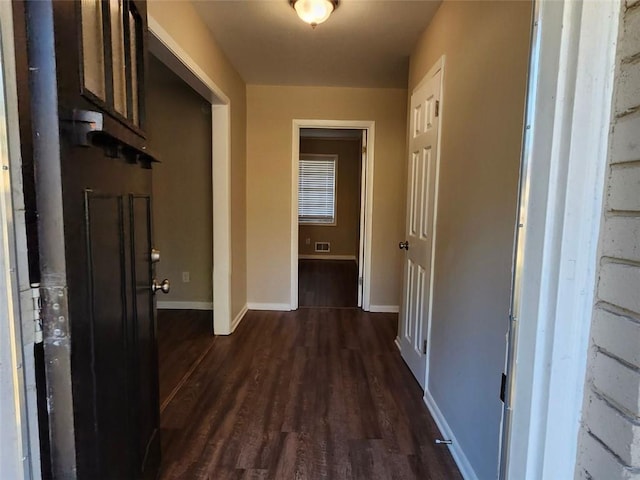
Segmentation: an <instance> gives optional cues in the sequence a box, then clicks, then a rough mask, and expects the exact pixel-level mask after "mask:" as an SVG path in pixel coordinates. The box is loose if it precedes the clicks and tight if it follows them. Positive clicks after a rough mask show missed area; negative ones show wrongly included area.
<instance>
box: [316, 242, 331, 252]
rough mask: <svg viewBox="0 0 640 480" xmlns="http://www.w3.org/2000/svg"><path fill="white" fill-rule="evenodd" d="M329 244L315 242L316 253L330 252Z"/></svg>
mask: <svg viewBox="0 0 640 480" xmlns="http://www.w3.org/2000/svg"><path fill="white" fill-rule="evenodd" d="M330 251H331V244H330V243H329V242H316V252H330Z"/></svg>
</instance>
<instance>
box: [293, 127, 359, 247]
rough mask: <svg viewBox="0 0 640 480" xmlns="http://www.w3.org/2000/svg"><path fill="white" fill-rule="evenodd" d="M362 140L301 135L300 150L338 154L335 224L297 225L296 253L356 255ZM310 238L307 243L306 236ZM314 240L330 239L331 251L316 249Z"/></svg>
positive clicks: (301, 151) (324, 240) (328, 240)
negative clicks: (303, 136)
mask: <svg viewBox="0 0 640 480" xmlns="http://www.w3.org/2000/svg"><path fill="white" fill-rule="evenodd" d="M361 148H362V141H361V140H359V139H348V140H346V139H345V140H339V139H326V138H324V139H321V138H302V139H301V140H300V153H301V154H304V153H310V154H335V155H338V162H337V165H338V169H337V175H336V181H337V192H336V224H335V225H300V226H299V229H298V232H299V234H298V253H300V254H301V255H349V256H353V257H355V258H357V257H358V250H359V247H360V244H359V238H360V235H359V233H360V232H359V230H360V173H361V169H360V164H361V163H362V154H361V153H360V152H361ZM307 239H309V244H307V242H306V240H307ZM315 242H330V243H331V251H330V252H329V253H326V254H325V253H320V252H316V251H315Z"/></svg>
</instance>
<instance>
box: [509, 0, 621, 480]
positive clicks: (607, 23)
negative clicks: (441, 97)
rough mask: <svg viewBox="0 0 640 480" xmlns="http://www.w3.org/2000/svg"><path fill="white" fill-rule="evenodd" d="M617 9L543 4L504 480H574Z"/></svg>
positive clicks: (596, 4)
mask: <svg viewBox="0 0 640 480" xmlns="http://www.w3.org/2000/svg"><path fill="white" fill-rule="evenodd" d="M620 7H621V4H620V2H619V1H608V2H573V1H571V0H564V1H562V2H560V1H558V2H546V1H542V0H538V1H537V3H536V9H537V12H538V16H537V22H538V29H537V32H536V33H535V38H534V47H535V46H538V47H539V49H538V50H535V51H534V56H533V57H532V71H531V73H530V78H531V89H530V91H529V109H530V112H529V113H530V114H531V115H528V122H527V123H528V124H529V127H530V128H529V130H530V131H531V133H530V134H529V135H530V137H529V136H528V137H527V140H526V147H525V157H524V162H525V165H524V167H523V179H522V191H521V198H522V206H521V220H520V222H519V223H521V224H523V225H524V228H523V229H522V232H521V233H520V238H519V243H518V257H517V260H516V265H517V266H518V268H517V272H516V273H517V275H516V282H515V290H514V297H515V298H514V307H513V313H514V315H515V317H516V318H517V319H518V320H517V321H516V322H515V326H514V328H515V329H516V332H515V335H514V336H513V338H514V343H515V348H514V354H513V360H512V361H511V362H510V364H511V367H512V368H511V374H510V383H511V388H510V389H509V391H508V399H507V400H508V401H510V402H511V405H510V408H511V411H512V414H511V421H510V428H508V430H507V435H505V449H506V458H505V463H506V473H505V474H504V475H503V478H517V479H522V480H533V479H539V478H574V475H575V472H574V471H575V462H576V453H577V441H578V431H579V427H580V420H581V414H582V405H583V390H584V382H585V370H586V362H587V355H588V340H589V329H590V324H591V316H592V308H593V299H594V286H595V273H596V267H597V257H596V254H597V243H598V236H599V228H600V221H601V212H602V199H603V193H604V177H605V168H606V158H607V144H608V133H609V125H610V118H611V103H612V92H613V81H614V66H615V53H616V39H617V34H618V19H619V15H620ZM522 218H524V219H525V221H522Z"/></svg>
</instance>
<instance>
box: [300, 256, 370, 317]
mask: <svg viewBox="0 0 640 480" xmlns="http://www.w3.org/2000/svg"><path fill="white" fill-rule="evenodd" d="M298 305H299V306H301V307H343V308H344V307H351V308H355V307H356V306H357V305H358V264H357V263H356V262H354V261H353V260H303V259H300V260H298Z"/></svg>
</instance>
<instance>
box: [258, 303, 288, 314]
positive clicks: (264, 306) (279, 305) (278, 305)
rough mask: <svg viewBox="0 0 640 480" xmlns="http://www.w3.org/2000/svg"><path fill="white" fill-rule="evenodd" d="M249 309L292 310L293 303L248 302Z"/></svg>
mask: <svg viewBox="0 0 640 480" xmlns="http://www.w3.org/2000/svg"><path fill="white" fill-rule="evenodd" d="M247 308H248V309H249V310H270V311H274V312H290V311H291V305H289V304H288V303H253V302H249V303H247Z"/></svg>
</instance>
